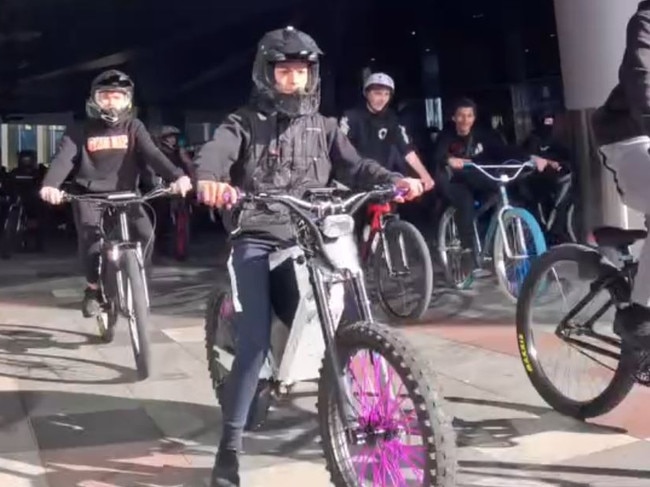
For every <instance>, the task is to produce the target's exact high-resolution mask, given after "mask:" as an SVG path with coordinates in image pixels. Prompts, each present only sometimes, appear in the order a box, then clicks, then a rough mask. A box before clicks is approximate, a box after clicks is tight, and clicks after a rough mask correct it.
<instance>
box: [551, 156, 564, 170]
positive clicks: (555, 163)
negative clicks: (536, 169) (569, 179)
mask: <svg viewBox="0 0 650 487" xmlns="http://www.w3.org/2000/svg"><path fill="white" fill-rule="evenodd" d="M548 165H549V166H551V167H552V168H553V169H555V170H556V171H559V170H560V169H562V165H561V164H560V163H559V162H557V161H552V160H550V159H548Z"/></svg>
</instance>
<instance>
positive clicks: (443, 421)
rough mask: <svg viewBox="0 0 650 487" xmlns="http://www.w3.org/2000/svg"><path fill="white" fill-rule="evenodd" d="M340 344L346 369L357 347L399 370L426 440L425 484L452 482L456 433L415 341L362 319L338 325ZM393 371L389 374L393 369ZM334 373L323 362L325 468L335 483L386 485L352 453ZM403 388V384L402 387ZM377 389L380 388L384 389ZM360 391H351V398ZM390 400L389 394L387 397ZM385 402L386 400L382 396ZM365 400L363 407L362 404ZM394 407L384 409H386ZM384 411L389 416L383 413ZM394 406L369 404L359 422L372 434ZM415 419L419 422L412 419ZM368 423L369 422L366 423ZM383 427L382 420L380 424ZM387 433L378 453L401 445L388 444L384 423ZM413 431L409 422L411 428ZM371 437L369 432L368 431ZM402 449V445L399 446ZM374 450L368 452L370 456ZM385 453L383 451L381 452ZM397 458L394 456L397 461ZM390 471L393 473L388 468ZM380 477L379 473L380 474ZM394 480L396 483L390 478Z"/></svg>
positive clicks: (438, 486) (321, 397)
mask: <svg viewBox="0 0 650 487" xmlns="http://www.w3.org/2000/svg"><path fill="white" fill-rule="evenodd" d="M336 347H337V351H338V353H339V356H340V361H341V367H342V368H343V369H344V370H345V368H346V366H347V362H348V360H349V359H350V358H351V357H352V356H353V354H354V353H355V352H357V351H367V352H370V353H371V354H373V360H374V358H376V357H377V356H380V357H381V358H383V359H384V360H385V361H386V362H387V364H388V365H389V366H390V367H391V368H392V369H393V370H394V371H395V373H396V374H397V375H398V376H399V378H400V379H401V380H402V383H403V385H404V386H405V393H406V394H408V397H409V399H410V400H411V401H412V403H413V411H412V414H413V416H412V417H410V419H411V420H410V421H409V424H410V425H411V426H417V427H419V430H420V435H418V436H419V439H420V440H421V441H422V443H423V446H422V447H421V451H422V455H421V456H422V461H423V465H422V479H421V481H422V483H421V484H420V485H421V486H422V487H425V486H426V487H429V486H436V487H452V486H455V485H456V481H455V479H456V469H457V463H456V439H455V433H454V430H453V428H452V426H451V421H450V419H449V418H448V417H447V416H446V414H445V413H444V411H443V409H441V407H442V406H443V405H444V402H443V400H442V398H441V397H440V396H439V395H438V391H437V388H436V387H435V386H434V385H433V384H432V381H433V378H434V374H433V372H432V371H431V370H430V369H429V368H428V367H426V365H425V364H426V362H424V361H422V360H421V359H419V358H418V356H417V354H416V352H415V350H414V349H413V347H412V346H411V345H410V344H409V343H408V342H406V341H405V340H404V339H402V338H401V335H399V334H398V333H397V332H396V331H395V330H393V329H390V328H389V327H387V326H385V325H380V324H378V323H364V322H359V323H356V324H353V325H347V326H345V327H341V328H339V329H338V332H337V335H336ZM389 375H390V374H389ZM335 383H336V378H335V377H333V376H332V371H331V367H329V365H328V364H327V363H326V362H324V363H323V368H322V369H321V375H320V380H319V385H318V404H317V409H318V422H319V427H320V432H321V437H322V439H323V441H322V444H323V450H324V453H325V461H326V465H327V469H328V471H329V472H330V476H331V481H332V483H333V484H334V485H335V486H337V487H347V486H349V485H355V486H359V487H363V486H365V485H373V486H384V485H385V486H386V487H387V485H388V484H384V483H377V482H382V480H381V478H374V477H375V475H374V473H375V472H374V471H373V479H372V483H370V484H366V483H365V482H368V481H370V479H368V478H367V475H365V474H366V473H368V472H369V471H372V470H373V469H370V468H369V469H367V471H366V472H364V471H363V469H362V471H361V472H359V471H358V470H357V467H356V466H355V465H356V464H355V462H354V460H353V458H352V455H351V453H350V447H351V446H354V445H351V444H350V442H349V439H348V437H347V435H346V434H345V432H344V431H342V423H341V419H340V413H339V410H338V403H337V400H336V399H337V398H336V397H335V393H336V392H335V391H337V388H336V387H335ZM399 390H402V389H401V388H400V389H399ZM385 391H386V388H384V390H383V391H381V390H380V391H378V392H377V394H375V395H378V394H380V393H381V392H385ZM355 397H357V396H356V395H355V394H354V393H353V397H352V399H353V400H354V398H355ZM387 400H388V398H387ZM382 402H383V401H382ZM363 404H364V403H361V409H363ZM389 409H390V411H391V413H390V414H389V413H386V411H387V410H389ZM383 413H386V414H384V416H385V417H379V416H381V415H382V414H383ZM394 413H395V410H394V409H392V408H389V407H388V403H387V402H386V405H385V406H382V405H376V406H374V407H373V408H372V409H371V414H370V417H372V418H373V420H372V421H371V420H369V419H368V416H364V414H363V411H361V412H360V414H359V417H358V418H357V421H358V422H359V427H360V429H362V430H363V431H364V432H367V433H368V435H370V434H372V433H373V432H374V431H373V429H374V427H375V426H373V425H372V424H371V423H374V424H375V425H378V424H382V425H386V424H389V423H390V422H391V420H392V419H393V417H394ZM413 423H415V424H413ZM363 425H365V428H364V427H363ZM380 428H381V426H380ZM384 429H385V431H384V432H383V437H382V438H380V439H379V440H376V441H377V442H376V445H375V446H377V449H378V452H379V454H380V455H381V452H382V451H384V452H388V451H398V450H389V447H395V448H397V446H399V445H396V444H394V443H391V444H389V443H390V442H393V441H394V440H395V437H392V438H390V439H389V437H388V436H387V435H388V431H387V427H385V428H384ZM407 429H408V430H409V431H410V426H409V427H408V428H407ZM368 438H369V436H368ZM399 451H401V450H399ZM369 455H370V453H367V454H366V457H367V458H368V459H369ZM382 458H383V457H382ZM379 461H380V462H381V460H379ZM393 463H394V462H393ZM389 475H390V474H389ZM377 476H378V477H381V475H380V474H377ZM389 485H393V484H389Z"/></svg>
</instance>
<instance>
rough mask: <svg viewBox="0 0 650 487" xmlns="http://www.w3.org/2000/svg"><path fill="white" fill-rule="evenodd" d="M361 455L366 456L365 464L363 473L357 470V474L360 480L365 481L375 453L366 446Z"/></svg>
mask: <svg viewBox="0 0 650 487" xmlns="http://www.w3.org/2000/svg"><path fill="white" fill-rule="evenodd" d="M359 455H365V462H364V463H363V465H362V469H361V471H360V472H359V470H357V473H358V474H359V478H361V479H365V478H366V475H367V471H368V466H369V465H370V460H371V456H374V452H373V451H372V450H371V449H370V447H368V446H364V447H363V449H362V450H361V452H360V453H359Z"/></svg>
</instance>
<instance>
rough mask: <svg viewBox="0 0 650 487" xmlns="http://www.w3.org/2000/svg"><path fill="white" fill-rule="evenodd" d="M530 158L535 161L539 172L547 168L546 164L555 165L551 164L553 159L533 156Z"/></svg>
mask: <svg viewBox="0 0 650 487" xmlns="http://www.w3.org/2000/svg"><path fill="white" fill-rule="evenodd" d="M530 159H531V160H532V161H533V162H534V163H535V167H536V168H537V171H539V172H542V171H543V170H544V169H546V166H548V165H550V166H551V167H554V166H553V164H551V161H549V160H548V159H544V158H543V157H539V156H531V157H530ZM556 164H557V163H556Z"/></svg>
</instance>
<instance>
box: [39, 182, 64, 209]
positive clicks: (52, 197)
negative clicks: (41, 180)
mask: <svg viewBox="0 0 650 487" xmlns="http://www.w3.org/2000/svg"><path fill="white" fill-rule="evenodd" d="M39 195H40V197H41V199H42V200H43V201H46V202H47V203H49V204H51V205H60V204H61V203H62V202H63V191H61V190H60V189H59V188H54V187H52V186H43V187H42V188H41V190H40V191H39Z"/></svg>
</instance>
